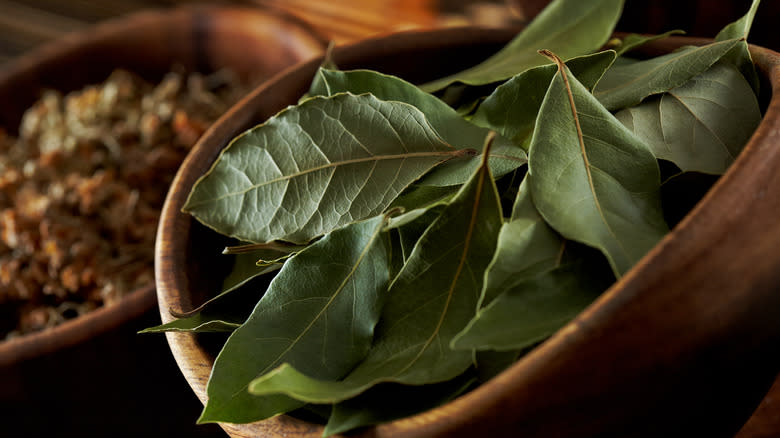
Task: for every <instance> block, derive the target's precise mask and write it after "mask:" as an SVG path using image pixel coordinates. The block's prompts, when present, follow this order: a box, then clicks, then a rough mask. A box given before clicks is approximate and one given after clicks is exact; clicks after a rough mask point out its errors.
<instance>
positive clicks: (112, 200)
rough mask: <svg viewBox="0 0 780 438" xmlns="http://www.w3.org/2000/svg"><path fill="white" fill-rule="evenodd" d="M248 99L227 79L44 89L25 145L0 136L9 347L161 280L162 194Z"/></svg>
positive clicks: (115, 77)
mask: <svg viewBox="0 0 780 438" xmlns="http://www.w3.org/2000/svg"><path fill="white" fill-rule="evenodd" d="M244 91H245V90H242V89H241V87H240V86H239V84H238V80H237V79H236V78H235V77H234V75H232V74H230V73H229V72H226V71H223V72H218V73H214V74H212V75H208V76H205V75H201V74H197V73H192V74H184V73H182V72H176V71H173V72H171V73H169V74H167V75H166V76H165V77H164V78H163V79H162V81H161V82H160V83H159V84H157V85H153V84H150V83H148V82H146V81H144V80H143V79H141V78H140V77H138V76H136V75H134V74H132V73H129V72H127V71H123V70H117V71H115V72H114V73H112V74H111V76H110V77H109V78H108V79H107V80H106V81H105V82H104V83H102V84H99V85H92V86H88V87H86V88H84V89H82V90H79V91H76V92H72V93H70V94H67V95H65V96H63V95H62V94H61V93H59V92H56V91H46V92H45V93H44V94H43V96H42V98H41V99H40V100H39V101H38V102H36V103H35V104H34V105H33V106H32V107H31V108H29V109H28V110H27V111H26V113H25V114H24V117H23V119H22V122H21V125H20V127H19V137H18V138H14V137H13V136H11V135H9V134H8V133H7V132H5V131H0V314H1V315H2V321H3V326H2V336H3V337H4V338H6V339H7V338H11V337H15V336H19V335H24V334H26V333H30V332H34V331H38V330H42V329H45V328H47V327H52V326H55V325H57V324H59V323H61V322H63V321H65V320H67V319H71V318H74V317H76V316H79V315H82V314H84V313H86V312H89V311H91V310H93V309H96V308H98V307H100V306H102V305H111V304H114V303H116V302H117V301H119V300H120V299H121V298H122V297H123V296H125V295H127V294H128V293H129V292H131V291H133V290H135V289H137V288H139V287H143V286H148V285H150V284H152V283H153V251H154V237H155V232H156V228H157V221H158V218H159V214H160V209H161V207H162V203H163V200H164V197H165V193H166V189H167V187H168V186H169V184H170V182H171V180H172V179H173V176H174V174H175V172H176V169H177V168H178V166H179V164H180V163H181V161H182V160H183V159H184V157H185V155H186V154H187V152H188V151H189V149H190V148H191V147H192V145H193V144H194V143H195V142H196V140H197V139H198V138H199V137H200V135H201V134H202V133H203V132H204V131H205V130H206V129H207V127H208V126H209V125H210V124H211V123H212V122H213V121H214V120H216V118H218V117H219V116H220V115H221V114H222V113H223V112H224V111H225V110H226V109H227V108H228V106H229V104H230V103H231V102H234V101H235V100H237V98H238V97H240V96H241V95H242V94H243V92H244Z"/></svg>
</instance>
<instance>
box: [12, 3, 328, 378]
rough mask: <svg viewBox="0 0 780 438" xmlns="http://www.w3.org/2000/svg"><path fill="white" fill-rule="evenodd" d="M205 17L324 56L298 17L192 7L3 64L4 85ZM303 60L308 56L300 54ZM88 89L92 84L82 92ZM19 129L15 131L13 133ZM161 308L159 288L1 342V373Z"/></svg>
mask: <svg viewBox="0 0 780 438" xmlns="http://www.w3.org/2000/svg"><path fill="white" fill-rule="evenodd" d="M205 14H241V15H244V16H247V17H253V18H255V19H260V18H262V19H264V20H273V21H278V22H283V23H284V24H285V25H290V26H292V27H294V28H295V29H296V35H295V37H296V38H297V39H299V40H300V41H301V42H304V41H305V43H306V50H310V53H308V55H307V56H308V57H313V56H315V55H318V54H320V53H322V51H323V50H324V48H325V47H326V45H327V40H326V39H325V38H324V37H323V36H322V35H321V34H319V33H318V31H316V30H315V29H314V28H313V27H311V25H309V24H308V23H307V22H305V21H303V20H301V19H299V18H298V17H296V16H294V15H291V14H288V13H285V12H284V11H277V10H275V9H265V8H259V7H249V6H240V5H212V4H190V5H179V6H175V7H170V8H146V9H141V10H138V11H135V12H131V13H128V14H126V15H122V16H117V17H113V18H109V19H107V20H104V21H101V22H99V23H96V24H94V25H91V26H89V27H87V28H84V29H81V30H76V31H73V32H69V33H67V34H65V35H63V37H62V38H60V39H57V40H53V41H49V42H46V43H43V44H41V45H40V46H38V47H36V48H34V49H33V50H31V51H29V52H26V53H24V54H22V55H20V56H18V57H16V58H13V59H11V60H9V61H8V62H5V63H3V64H0V83H7V82H16V81H18V80H20V78H24V77H25V76H28V75H30V74H31V72H34V71H36V69H37V68H38V66H39V65H41V64H48V63H51V62H56V61H58V60H64V59H68V58H71V57H74V55H77V54H78V53H80V51H81V50H83V49H84V48H85V47H90V46H92V45H93V44H95V43H96V42H100V41H104V40H112V39H118V38H123V39H124V40H126V41H124V40H123V44H127V46H128V47H132V46H134V45H135V44H136V42H135V39H134V38H132V36H133V35H137V34H138V32H143V31H144V30H145V29H152V28H155V27H157V26H160V25H161V24H168V23H173V22H176V20H182V19H184V20H187V21H188V22H189V23H191V25H190V27H192V28H195V27H197V26H200V25H201V22H200V20H202V18H201V17H203V16H204V15H205ZM301 56H302V58H303V57H304V56H303V53H302V54H301ZM86 85H89V84H87V83H85V84H83V86H86ZM14 128H15V127H14ZM156 304H157V298H156V294H155V284H154V282H150V283H149V284H148V285H146V286H143V287H139V288H136V289H134V290H133V291H131V292H129V293H128V294H127V295H125V296H123V297H122V298H120V299H119V300H118V301H117V302H115V303H112V304H110V305H102V306H100V307H99V308H97V309H95V310H92V311H90V312H88V313H86V314H84V315H81V316H79V317H76V318H73V319H70V320H67V321H64V322H63V323H61V324H58V325H56V326H54V327H51V328H47V329H44V330H41V331H37V332H32V333H28V334H25V335H20V336H18V337H14V338H11V339H8V340H0V367H2V366H9V365H14V364H18V363H22V362H23V361H25V360H28V359H31V358H34V357H38V356H43V355H46V354H49V353H53V352H55V351H59V350H62V349H65V348H68V347H71V346H73V345H76V344H79V343H81V342H84V341H86V340H87V339H89V338H92V337H94V336H97V335H100V334H102V333H105V332H108V331H110V330H112V329H114V328H116V327H119V326H121V325H123V324H125V323H127V322H128V321H131V320H133V319H136V318H138V317H140V316H141V315H142V314H144V313H145V312H147V311H149V310H151V309H152V308H153V307H155V306H156Z"/></svg>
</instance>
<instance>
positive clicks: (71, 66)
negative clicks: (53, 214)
mask: <svg viewBox="0 0 780 438" xmlns="http://www.w3.org/2000/svg"><path fill="white" fill-rule="evenodd" d="M324 46H325V42H324V40H323V39H322V38H320V37H319V36H318V35H316V34H315V33H313V32H312V31H310V30H309V28H308V27H307V26H306V25H304V24H302V23H300V22H298V21H297V20H295V19H293V18H291V17H288V16H285V15H280V14H277V13H273V12H269V11H264V10H261V9H254V8H239V7H233V8H229V7H211V6H197V7H181V8H175V9H171V10H159V11H147V12H141V13H136V14H134V15H131V16H128V17H123V18H119V19H115V20H113V21H108V22H106V23H103V24H99V25H97V26H96V27H94V28H93V29H90V30H88V31H85V32H79V33H76V34H72V35H69V36H67V37H66V38H65V39H63V40H60V41H56V42H54V43H51V44H49V45H47V46H44V47H42V48H40V49H38V50H36V51H34V52H31V53H29V54H27V55H25V56H23V57H20V58H19V59H17V60H15V61H14V62H11V63H9V64H7V65H5V66H4V68H3V69H2V70H0V101H2V102H3V105H0V127H2V128H3V129H4V130H6V132H9V133H10V134H14V135H15V134H16V133H17V128H18V125H19V122H20V120H21V117H22V115H23V112H24V111H25V110H26V109H27V108H29V107H30V106H31V105H32V104H33V103H34V102H35V101H36V100H37V99H38V98H39V97H40V96H41V93H42V92H43V91H44V90H47V89H53V90H58V91H61V92H63V93H67V92H69V91H73V90H77V89H81V88H82V87H84V86H85V85H88V84H93V83H101V82H103V81H104V80H105V79H106V78H107V77H108V75H109V74H110V73H111V72H112V71H114V70H115V69H117V68H123V69H126V70H129V71H131V72H133V73H136V74H138V75H140V76H141V77H143V78H144V79H147V80H149V81H151V82H153V83H156V82H157V81H159V80H160V79H161V78H162V77H163V75H164V74H165V73H167V72H169V71H171V69H172V68H183V69H184V70H185V71H190V72H195V71H197V72H201V73H210V72H213V71H216V70H219V69H222V68H229V69H230V70H231V71H233V72H234V73H236V74H237V75H238V76H239V77H240V78H241V79H242V80H243V81H244V82H246V83H247V84H256V83H259V82H260V81H262V80H266V79H268V78H270V77H271V76H273V75H274V74H276V73H277V72H278V71H280V70H282V69H283V68H285V67H287V66H289V65H292V64H294V63H296V62H300V61H303V60H306V59H310V58H312V57H314V56H316V55H318V54H320V53H321V52H322V51H323V49H324ZM238 48H244V49H245V50H243V51H239V50H238ZM166 189H167V188H166V187H160V190H166ZM154 304H155V298H154V286H153V285H149V286H148V287H145V288H143V289H140V290H137V291H135V292H132V293H131V294H129V295H128V296H126V297H125V298H123V299H122V301H121V302H120V304H118V305H113V306H110V307H102V308H99V309H98V310H95V311H93V312H90V313H88V314H87V315H85V316H82V317H79V318H76V319H74V320H70V321H68V322H66V323H63V324H61V325H59V326H57V327H55V328H52V329H49V330H45V331H43V332H38V333H33V334H29V335H25V336H23V337H20V338H16V339H13V340H9V341H6V342H0V365H3V364H10V363H14V362H19V361H22V360H24V359H26V358H29V357H33V356H38V355H41V354H44V353H47V352H50V351H53V350H55V349H60V348H63V347H65V346H68V345H72V344H75V343H77V342H80V341H82V340H84V339H86V338H88V337H90V336H92V335H94V334H97V333H99V332H101V331H104V330H107V329H109V328H111V327H115V326H117V325H119V324H121V323H123V322H125V321H127V320H129V319H132V318H134V317H136V316H138V315H140V314H141V313H143V312H145V311H147V310H149V309H151V308H152V307H153V306H154Z"/></svg>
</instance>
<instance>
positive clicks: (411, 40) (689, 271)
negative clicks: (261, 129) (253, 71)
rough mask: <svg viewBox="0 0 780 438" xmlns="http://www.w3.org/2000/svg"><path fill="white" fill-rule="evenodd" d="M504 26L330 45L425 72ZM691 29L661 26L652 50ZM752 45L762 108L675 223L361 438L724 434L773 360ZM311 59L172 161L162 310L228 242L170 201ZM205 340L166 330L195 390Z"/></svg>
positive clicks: (770, 203) (768, 144)
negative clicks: (539, 331)
mask: <svg viewBox="0 0 780 438" xmlns="http://www.w3.org/2000/svg"><path fill="white" fill-rule="evenodd" d="M513 34H514V32H513V31H511V30H487V29H478V28H471V29H465V30H464V29H448V30H436V31H426V32H411V33H402V34H396V35H391V36H388V37H385V38H379V39H373V40H367V41H362V42H358V43H356V44H353V45H349V46H345V47H341V48H338V49H336V50H335V52H334V54H333V55H334V57H335V62H336V64H337V65H339V67H340V68H342V69H351V68H370V69H376V70H380V71H383V72H385V73H390V74H395V75H399V76H401V77H404V78H406V79H407V80H410V81H412V82H424V81H427V80H431V79H434V78H436V77H439V76H442V75H444V74H445V73H450V72H452V71H457V70H459V69H461V68H464V67H466V66H469V65H473V64H474V63H476V62H478V61H480V60H481V59H483V58H485V57H487V56H488V55H489V54H491V53H493V52H495V51H496V50H497V49H498V48H500V47H501V45H503V44H504V43H505V42H507V41H508V40H509V39H510V38H511V37H512V36H513ZM701 42H702V41H701V40H693V39H688V38H682V37H681V38H669V39H666V40H663V41H660V42H656V43H653V44H652V45H650V46H648V48H647V50H650V51H653V52H668V51H670V50H672V49H674V48H676V47H679V46H681V45H685V44H691V43H701ZM751 50H752V54H753V57H754V60H755V61H756V63H757V65H758V68H759V70H760V74H761V76H762V78H763V81H764V83H763V84H762V85H763V88H762V89H763V90H764V93H763V95H762V102H763V104H764V105H768V106H767V107H766V113H765V116H764V118H763V120H762V122H761V125H760V126H759V128H758V130H757V131H756V132H755V134H754V135H753V137H752V138H751V140H750V143H749V144H748V145H747V147H746V148H745V150H744V152H742V154H741V155H740V156H739V158H738V159H737V160H736V162H735V163H734V164H733V166H732V167H731V168H730V169H729V170H728V172H727V173H726V175H725V176H723V177H722V178H721V179H720V180H719V181H718V182H717V183H716V185H715V186H714V187H713V188H712V189H711V190H710V191H709V192H708V193H707V195H706V196H705V197H704V199H702V200H701V201H700V202H699V203H698V204H697V206H696V207H695V208H694V210H693V211H691V212H690V214H688V215H687V216H686V217H685V218H684V219H683V220H682V221H681V222H680V223H679V224H678V225H677V226H676V227H675V228H674V230H673V231H672V232H671V234H669V235H668V236H667V237H666V238H665V239H663V240H662V241H661V242H660V243H659V244H658V245H657V246H656V247H655V248H654V249H653V250H652V251H651V252H650V253H649V254H647V256H646V257H644V258H643V259H642V261H641V262H640V263H639V264H638V265H637V266H636V267H634V268H633V269H632V270H631V271H630V272H629V273H628V274H627V275H625V276H624V277H623V278H622V279H621V280H620V281H619V282H618V283H616V284H615V285H614V286H613V287H611V288H610V289H609V290H608V291H607V292H605V293H604V294H603V295H602V296H601V297H600V298H599V299H598V300H597V301H596V302H595V303H593V304H592V305H591V306H590V307H588V308H587V309H586V310H585V311H584V312H582V314H581V315H579V316H578V317H577V318H576V319H575V320H574V321H572V322H571V323H569V324H568V325H566V326H565V327H564V328H562V329H561V330H560V331H559V332H557V333H556V334H555V335H554V336H553V337H552V338H551V339H549V340H548V341H546V342H544V343H543V344H542V345H541V346H539V347H537V348H536V349H534V350H533V351H532V352H531V353H530V354H528V355H527V356H525V357H524V358H522V359H521V360H520V361H519V362H518V363H516V364H515V365H513V366H512V367H511V368H509V369H508V370H506V371H505V372H503V373H501V374H500V375H498V376H497V377H495V378H494V379H492V380H491V381H489V382H488V383H486V384H484V385H482V386H481V387H479V388H477V389H475V390H474V391H471V392H470V393H468V394H465V395H463V396H461V397H460V398H458V399H456V400H454V401H453V402H451V403H449V404H446V405H444V406H442V407H439V408H437V409H433V410H431V411H428V412H425V413H421V414H418V415H416V416H413V417H410V418H406V419H402V420H398V421H394V422H391V423H388V424H384V425H380V426H377V427H375V428H369V429H367V430H364V431H363V435H362V436H370V437H399V436H401V437H420V436H448V437H449V436H463V437H472V436H523V437H531V436H534V437H535V436H542V437H557V436H561V437H574V436H576V437H590V436H599V437H603V436H651V437H657V436H669V435H674V436H708V437H713V436H724V437H726V436H729V437H730V436H733V435H734V433H735V432H736V431H737V430H738V429H739V427H740V426H741V425H742V424H743V423H744V422H745V421H746V420H747V418H748V417H749V416H750V414H751V412H753V410H754V409H755V407H756V406H757V405H758V403H759V401H760V400H761V398H762V397H763V395H764V394H765V393H766V391H767V389H768V388H769V387H770V384H771V382H772V380H773V379H774V378H775V375H776V374H777V372H778V370H780V349H779V348H777V346H778V345H780V344H779V343H778V342H779V341H780V318H779V317H778V309H780V254H778V250H777V248H780V220H778V218H780V171H778V169H780V55H778V54H777V53H775V52H772V51H769V50H766V49H763V48H759V47H752V49H751ZM319 62H320V61H319V60H314V61H311V62H309V63H306V64H305V65H301V66H298V67H296V68H294V69H291V70H288V71H287V72H286V73H285V74H283V75H280V76H278V77H276V78H275V80H273V81H271V82H269V83H266V84H265V85H263V86H262V87H260V88H258V89H256V90H255V91H253V92H252V93H251V95H250V96H248V97H247V98H246V99H245V100H243V101H242V102H241V103H240V104H239V105H237V106H235V107H234V108H232V109H231V110H230V111H229V112H228V113H227V114H225V115H224V116H223V117H222V118H221V119H220V120H219V121H218V122H217V123H216V124H215V125H214V126H213V127H212V129H211V130H210V131H209V132H208V133H207V134H206V135H204V137H202V139H201V140H200V142H199V143H198V144H197V145H196V147H195V148H194V149H193V151H192V152H191V153H190V155H189V156H188V157H187V159H186V160H185V162H184V164H183V165H182V167H181V168H180V170H179V172H178V174H177V175H176V178H175V180H174V182H173V185H172V187H171V189H170V191H169V193H168V198H167V200H166V203H165V206H164V208H163V214H162V218H161V222H160V226H159V228H158V236H157V248H156V259H155V267H156V278H157V290H158V300H159V304H160V306H159V307H160V309H161V312H162V313H161V316H162V319H163V321H170V320H171V319H172V317H171V314H170V313H169V312H168V310H169V309H173V310H176V311H186V310H190V309H192V308H193V307H194V305H197V304H199V303H201V302H202V301H203V299H204V298H205V297H206V296H209V295H210V294H213V293H214V291H215V290H217V289H216V287H217V284H218V282H219V281H220V280H221V279H220V278H215V277H219V273H220V269H225V268H224V267H222V268H220V267H219V263H220V260H219V257H220V256H219V252H220V250H221V245H223V244H224V242H225V241H224V240H221V238H219V237H216V234H215V233H214V232H212V231H209V230H207V229H206V228H205V227H204V226H202V225H200V224H199V223H197V222H196V221H195V220H193V219H192V218H191V217H190V216H188V215H186V214H183V213H181V211H180V210H181V207H182V206H183V205H184V202H185V200H186V198H187V195H188V194H189V192H190V189H191V188H192V186H193V183H194V182H195V180H196V179H197V178H198V177H199V176H201V175H202V174H203V173H204V172H205V171H206V170H207V169H209V167H210V166H211V165H212V163H213V162H214V160H215V159H216V157H217V155H218V154H219V152H220V151H221V150H222V149H223V148H224V147H225V146H226V145H227V144H228V142H229V141H230V139H232V138H233V137H234V136H236V135H237V134H239V133H240V132H242V131H244V130H246V129H248V128H250V127H251V126H253V125H255V124H256V123H259V122H261V121H263V120H265V119H267V118H268V117H270V116H272V115H274V114H275V113H276V112H277V111H279V110H280V109H282V108H283V107H285V106H286V105H288V104H293V103H295V102H296V100H297V99H298V98H299V97H300V96H301V95H302V94H303V93H304V92H306V91H307V89H308V87H309V83H310V81H311V79H312V76H313V74H314V72H315V70H316V68H317V66H318V64H319ZM193 245H197V248H198V251H194V250H193ZM209 245H211V246H210V247H209ZM209 249H213V251H209ZM204 266H208V267H209V269H208V270H205V269H203V268H202V267H204ZM212 340H213V339H210V338H208V337H207V336H196V335H192V334H181V333H169V334H168V341H169V344H170V346H171V350H172V351H173V354H174V356H175V357H176V360H177V362H178V365H179V367H180V369H181V370H182V372H183V373H184V375H185V377H186V378H187V380H188V381H189V383H190V386H191V387H192V388H193V390H194V392H195V393H196V394H197V395H198V397H199V398H200V399H201V401H204V402H205V400H206V398H207V395H206V389H205V388H206V383H207V380H208V378H209V373H210V370H211V367H212V365H213V359H214V353H215V350H214V349H212V348H210V345H212V343H211V342H210V341H212ZM222 427H223V428H224V429H225V430H226V431H227V432H228V433H229V434H230V435H231V436H233V437H251V436H273V437H282V436H293V435H294V436H301V437H315V436H319V434H320V433H321V431H322V428H321V427H320V426H318V425H315V424H311V423H307V422H305V421H302V420H299V419H296V418H293V417H291V416H285V415H283V416H279V417H276V418H272V419H269V420H266V421H262V422H257V423H252V424H248V425H236V424H222Z"/></svg>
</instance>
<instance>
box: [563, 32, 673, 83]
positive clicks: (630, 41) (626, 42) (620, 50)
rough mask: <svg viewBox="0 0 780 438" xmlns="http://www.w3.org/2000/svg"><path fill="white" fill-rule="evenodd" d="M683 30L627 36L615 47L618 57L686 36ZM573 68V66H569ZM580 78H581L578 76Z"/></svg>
mask: <svg viewBox="0 0 780 438" xmlns="http://www.w3.org/2000/svg"><path fill="white" fill-rule="evenodd" d="M684 33H685V32H683V31H682V30H670V31H669V32H664V33H662V34H658V35H640V34H635V33H632V34H629V35H626V36H625V37H624V38H623V39H621V40H618V44H617V45H616V46H615V47H614V50H615V52H617V55H618V56H623V55H624V54H626V53H628V52H630V51H632V50H634V49H637V48H639V47H642V46H643V45H645V44H647V43H649V42H652V41H658V40H661V39H664V38H667V37H670V36H672V35H680V34H684ZM569 68H571V66H569ZM572 72H573V73H574V75H575V76H577V72H575V71H574V70H572ZM578 77H579V76H578Z"/></svg>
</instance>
